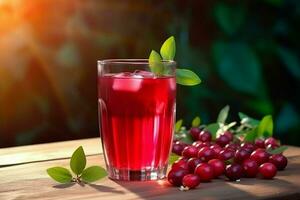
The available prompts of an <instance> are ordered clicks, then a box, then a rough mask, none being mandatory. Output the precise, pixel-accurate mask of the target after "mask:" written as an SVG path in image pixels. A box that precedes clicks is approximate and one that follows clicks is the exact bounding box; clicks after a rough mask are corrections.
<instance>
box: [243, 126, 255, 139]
mask: <svg viewBox="0 0 300 200" xmlns="http://www.w3.org/2000/svg"><path fill="white" fill-rule="evenodd" d="M245 134H246V135H245V137H244V142H254V141H255V139H256V138H257V128H254V129H251V130H249V131H247V132H246V133H245Z"/></svg>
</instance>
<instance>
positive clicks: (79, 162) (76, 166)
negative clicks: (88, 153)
mask: <svg viewBox="0 0 300 200" xmlns="http://www.w3.org/2000/svg"><path fill="white" fill-rule="evenodd" d="M85 165H86V157H85V154H84V151H83V148H82V146H80V147H78V148H77V149H76V150H75V151H74V153H73V155H72V157H71V161H70V167H71V169H72V171H73V172H74V173H75V174H76V175H79V174H81V172H82V171H83V169H84V168H85Z"/></svg>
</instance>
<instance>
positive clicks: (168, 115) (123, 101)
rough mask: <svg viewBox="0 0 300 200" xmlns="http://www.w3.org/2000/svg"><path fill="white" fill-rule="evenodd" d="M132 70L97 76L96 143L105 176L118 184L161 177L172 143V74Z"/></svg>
mask: <svg viewBox="0 0 300 200" xmlns="http://www.w3.org/2000/svg"><path fill="white" fill-rule="evenodd" d="M130 61H131V60H130ZM110 62H111V61H110ZM131 62H132V61H131ZM141 63H143V62H141ZM141 63H140V65H142V64H141ZM143 64H144V65H147V64H148V63H143ZM123 65H125V64H124V63H123ZM132 65H133V66H134V67H132V69H131V70H134V69H135V68H136V66H135V64H132ZM137 68H138V70H139V71H137V70H134V71H131V72H130V71H129V72H119V73H102V74H101V73H100V75H99V76H98V95H99V96H98V100H99V114H100V133H101V138H102V145H103V150H104V155H105V160H106V165H107V169H108V173H109V176H110V177H111V178H113V179H118V180H155V179H159V178H163V177H164V176H165V173H166V168H167V164H168V157H169V154H170V149H171V144H172V139H173V131H174V120H175V106H176V105H175V99H176V80H175V76H173V75H163V76H154V75H153V74H152V73H150V72H147V71H140V66H139V67H137ZM100 71H101V70H100ZM109 72H112V70H110V71H109Z"/></svg>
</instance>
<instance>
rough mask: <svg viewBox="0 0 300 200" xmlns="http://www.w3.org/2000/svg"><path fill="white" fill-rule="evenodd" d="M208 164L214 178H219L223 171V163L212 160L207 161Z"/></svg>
mask: <svg viewBox="0 0 300 200" xmlns="http://www.w3.org/2000/svg"><path fill="white" fill-rule="evenodd" d="M208 164H209V165H210V166H211V167H212V168H213V172H214V177H215V178H217V177H219V176H221V175H222V174H223V173H224V171H225V163H224V161H221V160H219V159H212V160H210V161H208Z"/></svg>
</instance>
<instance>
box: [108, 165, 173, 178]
mask: <svg viewBox="0 0 300 200" xmlns="http://www.w3.org/2000/svg"><path fill="white" fill-rule="evenodd" d="M167 167H168V165H166V166H164V167H161V168H156V169H149V170H146V169H144V170H129V169H117V168H114V167H107V171H108V176H109V178H111V179H113V180H119V181H150V180H159V179H163V178H165V177H166V172H167Z"/></svg>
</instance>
